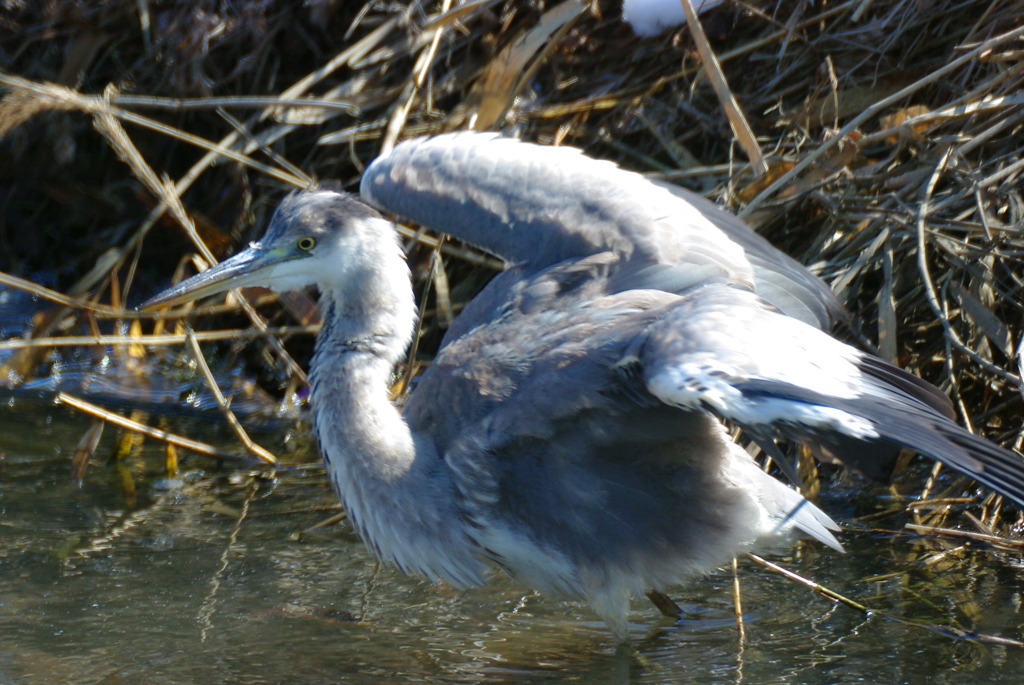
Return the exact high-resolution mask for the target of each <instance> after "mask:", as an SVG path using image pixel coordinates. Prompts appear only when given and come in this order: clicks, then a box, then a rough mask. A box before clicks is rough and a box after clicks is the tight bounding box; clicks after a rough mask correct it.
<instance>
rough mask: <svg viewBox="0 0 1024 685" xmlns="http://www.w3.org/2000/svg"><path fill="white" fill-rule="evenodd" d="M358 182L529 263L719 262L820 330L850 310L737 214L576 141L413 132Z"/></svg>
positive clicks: (404, 211) (441, 227)
mask: <svg viewBox="0 0 1024 685" xmlns="http://www.w3.org/2000/svg"><path fill="white" fill-rule="evenodd" d="M360 190H361V192H362V195H363V197H364V198H365V199H366V200H367V201H369V202H370V203H371V204H374V205H376V206H377V207H379V208H381V209H385V210H387V211H389V212H391V213H393V214H396V215H398V216H400V217H403V218H405V219H408V220H412V221H416V222H418V223H421V224H425V225H427V226H430V227H431V228H433V229H435V230H438V231H442V232H446V233H450V234H452V235H454V236H456V237H457V238H460V239H462V240H465V241H467V242H470V243H473V244H475V245H477V246H479V247H482V248H484V249H486V250H488V251H490V252H492V253H494V254H496V255H498V256H499V257H502V258H503V259H505V260H506V261H508V262H511V263H513V264H517V265H521V266H524V267H525V268H528V269H538V268H543V267H546V266H550V265H552V264H556V263H558V262H561V261H563V260H565V259H568V258H573V257H582V256H586V255H591V254H595V253H599V252H604V251H612V252H615V253H616V254H619V255H621V256H623V257H624V258H625V259H627V260H632V261H635V262H638V263H646V264H663V265H675V266H681V267H685V268H691V267H697V268H703V269H706V270H709V271H710V270H713V271H714V272H715V273H716V275H717V276H719V277H723V278H727V279H729V280H732V281H735V282H737V283H744V284H746V285H748V286H752V287H753V288H754V289H755V291H756V292H757V293H758V294H759V295H760V296H761V297H762V298H763V299H764V300H765V301H767V302H769V303H770V304H772V305H773V306H775V307H777V308H779V309H780V310H781V311H783V312H785V313H786V314H788V315H790V316H794V317H796V318H799V319H801V320H803V321H806V322H807V323H810V324H812V325H815V326H818V327H819V328H827V327H828V326H829V325H830V324H831V323H832V320H833V319H835V318H839V317H841V316H842V313H843V308H842V306H841V305H840V304H839V303H838V301H837V300H836V298H835V296H834V295H833V294H832V293H831V291H830V290H829V288H828V286H826V285H825V284H824V283H823V282H822V281H820V280H819V279H818V278H817V277H815V276H814V275H813V274H811V273H810V272H809V271H807V269H805V268H804V267H803V266H801V265H800V264H799V263H797V262H796V261H794V260H793V259H791V258H789V257H788V256H786V255H785V254H783V253H782V252H780V251H779V250H777V249H775V248H774V247H773V246H772V245H771V244H770V243H769V242H768V241H767V240H765V239H764V238H762V237H761V236H759V235H757V234H756V233H754V231H753V230H752V229H751V228H750V227H749V226H747V225H746V224H744V223H743V222H742V221H741V220H740V219H739V218H738V217H736V216H735V215H733V214H730V213H729V212H727V211H726V210H724V209H722V208H721V207H719V206H718V205H716V204H715V203H713V202H711V201H709V200H706V199H705V198H703V197H700V196H699V195H696V194H694V193H691V192H689V191H687V190H685V189H682V188H679V187H677V186H674V185H671V184H668V183H658V182H652V181H649V180H647V179H645V178H644V177H642V176H640V175H639V174H636V173H634V172H630V171H626V170H624V169H620V168H619V167H618V166H616V165H615V164H613V163H611V162H608V161H600V160H595V159H591V158H589V157H587V156H586V155H584V154H583V153H582V152H581V151H579V150H577V149H575V148H571V147H553V146H541V145H533V144H530V143H523V142H520V141H518V140H515V139H514V138H505V137H502V136H499V135H496V134H493V133H474V132H462V133H454V134H447V135H442V136H435V137H432V138H417V139H414V140H409V141H406V142H404V143H402V144H400V145H398V146H397V147H395V148H394V149H393V150H392V151H391V152H389V153H388V154H386V155H384V156H381V157H379V158H377V159H376V160H374V161H373V163H372V164H370V166H369V167H368V168H367V169H366V172H365V173H364V174H363V180H362V184H361V186H360Z"/></svg>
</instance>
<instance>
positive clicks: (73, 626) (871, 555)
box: [0, 401, 1024, 684]
mask: <svg viewBox="0 0 1024 685" xmlns="http://www.w3.org/2000/svg"><path fill="white" fill-rule="evenodd" d="M87 425H88V424H87V423H86V422H84V421H83V420H81V419H80V418H78V417H74V416H71V415H70V414H69V413H68V412H67V411H66V410H64V409H61V408H53V407H41V406H38V405H32V404H30V403H27V402H24V401H19V402H16V403H15V404H14V407H13V409H11V410H9V411H7V412H4V413H3V414H2V415H0V452H2V458H0V577H2V578H3V583H2V584H0V683H57V682H82V683H117V684H127V683H143V682H145V683H157V684H162V683H196V682H218V683H285V682H287V683H326V682H346V681H347V682H388V683H392V682H423V681H429V682H481V681H483V682H495V683H505V682H507V683H513V682H570V681H571V682H585V683H618V682H637V683H663V682H693V683H853V682H865V681H868V682H887V683H888V682H891V683H898V682H906V683H915V682H923V681H924V680H925V679H926V678H927V679H928V680H930V681H933V682H935V683H945V682H956V683H971V682H977V683H982V682H984V683H993V682H1005V683H1010V682H1014V683H1016V682H1019V673H1020V672H1021V670H1022V668H1024V653H1022V650H1018V649H1015V648H1012V647H1001V646H992V645H979V644H974V643H970V642H966V641H955V640H950V639H945V638H941V637H937V636H935V635H934V634H930V633H928V632H925V631H921V630H916V629H913V628H909V627H907V626H903V625H899V624H895V623H892V622H888V621H885V620H883V619H879V618H874V617H864V616H862V615H861V614H858V613H856V612H853V611H851V610H849V609H846V608H843V607H838V606H834V605H833V604H831V603H830V602H828V601H826V600H824V599H822V598H820V597H817V596H815V595H813V594H811V593H810V592H809V591H808V590H806V589H804V588H801V587H798V586H796V585H794V584H792V583H791V582H789V581H787V580H785V579H783V578H781V577H779V576H776V575H773V574H771V573H769V572H767V571H765V570H764V569H762V568H760V567H757V566H754V565H753V564H751V563H749V562H743V563H741V565H740V574H741V583H742V589H743V602H744V608H745V610H746V611H747V612H748V614H747V621H746V625H745V628H746V640H745V641H744V642H742V643H741V642H740V640H739V638H738V634H737V630H736V627H735V621H734V619H733V615H732V612H733V604H732V574H731V572H729V571H728V570H723V571H720V572H717V573H715V574H712V575H711V576H709V577H708V578H704V579H700V580H698V581H694V582H693V583H692V584H691V585H690V586H688V587H684V588H680V589H679V590H678V591H677V592H675V593H674V594H675V596H676V597H679V598H685V601H687V602H689V603H690V607H689V609H688V620H687V621H684V622H682V623H680V624H678V625H673V624H671V622H667V621H665V620H664V619H660V618H659V617H658V615H657V613H656V612H655V611H654V610H653V609H652V608H651V607H649V606H646V605H644V604H642V603H640V602H638V603H637V604H636V607H635V608H636V612H635V613H634V617H633V618H634V625H633V639H634V648H633V649H632V650H623V649H616V647H615V645H614V644H613V643H612V641H611V639H610V636H609V634H608V632H607V630H606V629H605V627H604V626H603V625H602V624H601V623H600V622H599V621H597V620H595V619H594V617H593V616H592V615H591V614H590V612H589V611H587V610H586V609H585V608H584V607H580V606H578V605H574V604H569V603H561V602H555V601H550V600H547V599H544V598H541V597H538V596H536V595H534V594H532V593H526V592H524V590H523V589H522V588H520V587H518V586H517V585H515V584H514V583H512V582H510V581H508V580H504V579H497V580H496V581H495V582H494V583H493V584H491V585H489V586H488V587H485V588H478V589H471V590H465V591H460V590H455V589H452V588H450V587H447V586H434V585H430V584H429V583H426V582H423V581H420V580H417V579H412V578H407V577H403V576H402V575H400V574H398V573H397V572H395V571H393V570H392V569H390V568H384V567H381V566H379V565H378V564H376V563H375V562H374V561H373V559H372V558H370V557H369V555H368V554H367V552H366V551H365V549H364V548H363V546H362V544H361V543H360V542H359V541H358V540H357V539H356V538H355V536H354V535H353V534H352V533H351V532H350V531H349V530H348V528H347V527H346V526H345V525H341V526H333V527H329V528H325V529H320V530H315V531H310V530H309V529H310V528H311V527H312V526H314V525H315V524H316V523H318V522H320V521H323V520H324V519H326V518H328V517H329V516H330V515H332V514H333V513H335V512H336V509H335V506H336V505H335V503H334V498H333V495H332V493H331V492H330V490H329V488H328V487H327V485H326V481H325V479H324V477H323V473H322V471H321V470H320V469H319V467H318V466H316V465H315V464H314V463H310V464H300V465H296V466H291V467H287V468H281V469H279V470H277V471H276V472H263V473H257V472H252V473H250V472H247V471H234V472H216V471H213V470H209V471H202V470H198V469H197V466H201V465H200V464H198V463H197V464H190V465H189V467H191V468H193V469H196V470H191V471H184V472H183V473H182V474H181V475H180V476H178V477H176V478H164V477H162V474H161V473H160V469H161V464H162V461H161V456H160V454H159V450H158V449H157V448H156V447H152V448H146V449H147V450H150V451H145V452H144V453H143V455H142V457H141V458H139V459H133V460H132V462H131V466H130V467H129V468H130V469H131V470H132V472H133V475H134V476H135V478H136V481H137V484H138V487H137V489H138V496H137V500H136V505H135V508H134V509H131V510H129V509H127V508H126V507H125V505H124V501H125V500H124V497H123V496H122V493H121V492H120V491H119V489H118V485H117V483H118V482H119V481H118V479H117V478H115V476H114V475H113V474H112V471H113V469H111V468H109V467H104V466H101V465H94V466H93V467H92V468H91V469H90V470H89V472H88V473H87V476H86V482H85V483H84V484H83V485H82V486H81V487H76V486H74V485H73V484H72V483H71V479H70V477H69V467H68V458H69V456H70V453H71V452H72V451H73V449H74V445H75V444H76V442H77V440H78V438H79V437H80V436H81V433H82V432H83V431H84V429H85V427H86V426H87ZM183 430H187V431H192V432H193V433H194V432H196V431H201V430H203V427H202V426H200V425H197V426H189V427H187V428H185V429H183ZM112 440H113V438H111V437H109V435H108V437H106V438H105V441H107V442H111V441H112ZM102 450H103V448H102V447H101V451H100V454H102V453H103V452H102ZM207 466H209V465H208V464H207ZM829 504H830V503H828V502H826V505H829ZM832 504H835V505H837V506H839V507H840V508H841V507H842V503H838V502H835V503H832ZM832 509H833V510H835V507H832ZM844 542H845V543H846V545H847V549H848V553H847V554H846V555H839V554H836V553H834V552H832V551H831V550H822V549H819V548H813V547H810V546H805V547H802V548H796V549H794V550H789V551H785V555H784V556H779V554H776V555H775V556H774V557H773V558H775V559H776V560H777V561H779V562H780V563H782V564H784V565H786V566H788V567H790V568H792V569H794V570H796V571H798V572H799V573H801V574H802V575H804V576H808V577H812V578H814V579H815V580H817V581H818V582H821V583H823V584H826V585H829V586H830V587H833V588H835V589H837V590H840V591H843V592H845V593H846V594H851V595H854V596H856V597H858V598H860V599H862V600H864V601H866V602H867V603H869V604H872V605H876V606H880V607H884V608H885V609H886V610H887V611H891V612H894V613H897V614H899V615H905V616H913V617H915V618H920V619H921V620H927V621H934V622H936V623H944V624H949V623H953V622H960V623H962V624H964V627H969V628H972V629H975V630H978V631H980V632H987V633H994V634H1000V635H1005V636H1007V637H1019V636H1020V629H1019V626H1020V625H1021V623H1022V620H1021V602H1020V600H1021V592H1022V589H1024V583H1022V580H1021V575H1020V573H1019V572H1018V571H1016V570H1015V569H1013V568H1011V567H1010V566H1009V565H1008V564H1005V563H1003V560H1000V559H998V558H996V557H993V556H991V555H988V554H986V553H985V552H983V551H972V550H961V551H958V552H957V553H956V554H955V555H954V558H953V559H952V560H950V561H949V564H951V565H952V568H947V567H943V566H941V564H932V565H925V564H922V563H921V558H922V556H923V554H922V551H921V550H920V549H915V548H916V547H917V546H918V545H920V544H924V543H922V542H915V541H913V540H911V539H909V538H896V539H894V538H893V536H891V535H884V536H883V535H870V534H868V533H866V532H860V533H857V532H854V533H847V534H846V536H845V538H844ZM865 578H875V580H871V581H869V582H865V581H864V579H865Z"/></svg>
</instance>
